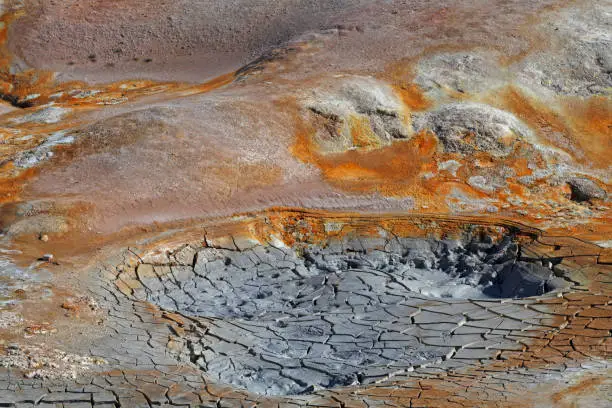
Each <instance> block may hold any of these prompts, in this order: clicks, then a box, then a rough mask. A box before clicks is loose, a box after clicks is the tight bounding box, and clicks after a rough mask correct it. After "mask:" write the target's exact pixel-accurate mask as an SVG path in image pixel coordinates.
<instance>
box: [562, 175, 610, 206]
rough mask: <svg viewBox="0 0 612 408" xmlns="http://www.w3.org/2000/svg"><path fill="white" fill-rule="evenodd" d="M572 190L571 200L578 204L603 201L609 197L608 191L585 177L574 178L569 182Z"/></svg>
mask: <svg viewBox="0 0 612 408" xmlns="http://www.w3.org/2000/svg"><path fill="white" fill-rule="evenodd" d="M567 184H568V185H569V186H570V188H571V189H572V195H571V199H572V200H574V201H577V202H584V201H591V200H593V199H597V200H603V199H605V198H606V197H607V194H606V191H605V190H604V189H603V188H601V187H599V186H598V185H597V184H596V183H595V182H594V181H592V180H589V179H587V178H584V177H574V178H572V179H570V180H568V181H567Z"/></svg>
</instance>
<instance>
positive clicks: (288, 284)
mask: <svg viewBox="0 0 612 408" xmlns="http://www.w3.org/2000/svg"><path fill="white" fill-rule="evenodd" d="M272 214H273V216H274V217H277V213H272ZM268 217H269V215H267V214H263V215H261V216H249V217H246V219H245V221H240V222H238V224H237V225H238V226H234V227H231V225H232V224H230V227H229V231H231V232H230V234H231V235H228V233H227V232H226V231H228V226H227V225H221V226H215V225H214V224H212V225H207V226H206V227H205V228H206V230H207V231H209V233H207V235H205V236H201V235H199V233H198V232H197V231H201V229H200V228H196V229H195V231H196V232H195V235H194V234H193V233H192V234H191V238H190V240H189V241H188V244H187V245H185V244H181V243H177V242H176V239H174V238H173V239H172V240H171V242H174V243H171V244H164V243H163V242H164V239H167V238H163V237H160V238H159V239H161V241H159V243H157V244H153V243H151V244H148V245H147V246H146V247H144V248H143V249H138V248H134V247H132V248H130V249H129V250H125V251H123V252H121V253H119V254H116V255H115V256H114V257H113V258H111V259H109V263H107V265H106V266H103V267H101V268H95V269H94V270H92V271H91V274H92V275H91V277H92V279H93V280H92V283H90V284H89V293H90V298H91V299H95V300H96V302H95V303H94V302H93V301H92V300H90V298H87V297H85V298H82V299H75V300H74V301H73V305H72V306H71V307H73V308H76V307H77V305H79V304H81V305H83V306H82V307H84V308H88V309H91V310H92V311H93V312H92V313H95V314H96V316H98V317H101V318H102V321H103V322H104V323H103V325H102V326H101V329H100V330H101V331H100V332H99V333H97V335H96V336H93V337H90V339H89V340H88V341H87V346H86V348H85V349H83V348H82V347H83V345H84V344H81V346H80V347H79V348H80V350H74V353H72V356H71V357H68V358H66V359H65V363H64V364H67V366H66V367H65V368H63V371H62V373H67V377H66V376H64V375H61V376H60V375H57V374H58V373H56V374H55V375H54V374H53V370H52V369H51V370H48V369H46V370H45V368H46V367H47V366H45V363H44V357H43V354H44V352H45V351H44V350H41V349H36V348H34V347H30V348H28V347H24V346H10V345H9V347H10V348H9V354H8V355H10V356H12V357H11V358H13V359H14V360H9V359H4V360H3V364H4V365H5V366H6V364H7V363H8V367H9V370H8V371H6V368H5V369H0V387H4V388H5V389H6V390H8V393H7V391H4V394H2V395H3V396H4V397H3V398H4V399H3V400H2V401H3V402H4V403H5V404H8V405H9V406H12V405H13V404H16V406H21V405H20V404H22V403H25V404H26V405H27V404H30V405H32V404H45V403H46V404H49V403H63V404H64V406H67V407H71V406H91V405H94V406H117V405H119V406H129V407H131V406H156V405H160V404H161V405H164V404H168V405H179V406H180V405H194V406H197V405H203V406H218V405H219V404H220V405H221V406H225V405H226V404H227V405H233V404H244V403H248V404H249V405H250V406H258V405H260V404H261V405H262V406H263V405H265V404H269V403H274V404H289V405H291V404H293V405H315V406H336V405H335V404H336V402H334V401H342V403H343V404H346V405H347V406H348V405H350V404H357V405H358V406H368V405H376V404H383V403H384V404H397V403H399V404H410V401H412V402H413V403H414V404H416V403H418V402H419V401H420V402H422V403H423V404H425V405H426V406H448V405H447V404H451V405H452V403H456V404H460V402H457V401H463V404H464V405H465V404H468V405H469V402H468V401H469V400H470V399H472V398H476V395H478V398H480V399H482V401H484V404H485V405H491V406H512V404H513V402H511V401H512V398H510V399H508V402H507V404H506V403H505V402H504V400H502V401H500V400H499V398H500V395H507V394H505V393H504V391H499V390H497V388H498V387H499V386H500V385H499V384H502V383H504V384H513V385H512V389H513V391H512V392H519V393H520V392H527V390H529V389H530V388H532V387H535V386H536V385H535V384H540V383H542V384H548V386H549V387H552V388H551V389H553V390H557V389H558V388H556V387H558V385H554V384H557V383H558V381H559V380H560V379H561V378H565V379H566V380H569V379H571V378H574V377H573V376H578V377H576V378H577V379H576V381H578V383H580V381H582V380H580V378H583V377H584V376H586V377H585V378H591V377H590V376H592V375H595V376H598V375H602V373H605V372H607V370H609V368H608V365H607V360H606V359H605V358H603V359H602V357H605V356H607V353H608V351H607V348H608V345H607V341H608V340H607V339H608V338H609V330H610V328H609V327H608V326H609V317H608V316H609V315H610V313H612V310H610V307H612V303H611V302H612V300H611V298H610V297H609V295H604V294H602V295H598V296H596V295H592V294H589V292H588V291H584V290H582V291H580V285H581V282H582V281H583V280H588V281H589V282H595V281H598V280H600V281H601V284H604V285H605V280H606V279H607V277H606V276H607V275H605V274H604V275H601V272H602V271H605V270H606V269H605V266H604V265H599V266H598V264H597V261H595V264H592V263H589V262H588V261H587V263H584V262H583V261H580V259H584V260H586V259H588V258H589V257H593V256H595V257H598V256H600V255H599V250H598V249H597V247H593V246H588V245H586V246H585V245H584V244H580V243H579V242H577V241H572V240H564V239H558V238H547V237H539V238H538V237H537V235H533V234H534V232H533V231H532V230H527V231H526V232H520V230H517V229H516V226H514V224H510V225H501V226H496V225H489V224H485V225H479V224H473V221H472V223H470V221H468V220H464V221H460V220H455V221H453V220H436V219H435V218H434V219H429V220H427V219H424V220H411V218H401V217H400V218H393V217H391V218H376V217H373V218H367V217H366V218H363V217H362V218H360V221H358V220H355V219H354V218H350V217H349V218H346V217H338V216H331V215H317V214H312V215H309V214H307V213H306V214H300V213H288V214H287V215H286V216H284V215H283V216H282V218H281V219H279V220H274V221H272V223H270V218H268ZM326 231H327V232H326ZM407 231H412V232H407ZM419 231H420V232H419ZM443 231H444V232H443ZM517 231H519V234H517ZM441 232H443V234H444V235H446V238H444V239H440V238H435V237H439V236H440V235H439V234H440V233H441ZM180 237H181V234H179V236H177V239H179V242H180ZM576 257H578V258H576ZM576 262H578V263H576ZM508 266H512V268H510V270H512V271H514V272H510V273H511V275H512V276H513V278H512V280H511V281H512V284H510V285H509V286H507V292H503V291H502V292H503V293H504V294H506V295H507V296H508V298H501V299H500V298H499V297H498V296H500V295H501V294H502V292H499V291H494V292H493V296H491V294H489V295H487V294H486V290H484V291H483V290H482V289H483V288H485V289H486V288H489V289H491V288H496V287H497V286H496V285H498V286H499V287H504V286H503V285H504V282H506V279H504V270H507V269H508ZM492 270H493V271H497V272H498V273H497V275H495V278H493V279H491V280H490V281H488V280H487V279H490V278H491V277H492V276H493V275H494V273H493V272H492ZM442 275H443V276H444V278H443V279H441V281H442V282H443V284H444V285H445V286H446V287H445V288H444V289H443V292H444V293H448V291H450V289H449V287H455V288H460V290H458V291H452V292H454V293H455V295H454V296H453V297H448V296H439V297H436V296H432V294H431V293H427V294H423V293H422V290H421V289H419V288H420V287H421V286H420V285H421V284H422V282H423V280H425V279H429V278H431V279H440V277H441V276H442ZM514 275H516V276H514ZM475 276H477V277H478V279H477V282H474V280H471V279H470V278H471V277H475ZM534 276H537V277H538V278H537V279H534ZM482 277H487V279H484V281H483V279H482ZM519 277H520V278H519ZM521 279H523V280H524V282H520V280H521ZM555 279H556V280H557V281H555V282H557V287H556V288H553V287H552V281H554V280H555ZM559 279H561V280H563V282H566V283H565V284H564V285H559V281H558V280H559ZM94 282H95V283H94ZM517 282H518V283H520V285H517ZM567 282H571V285H568V284H567ZM525 283H527V284H525ZM542 284H544V288H546V289H554V290H553V291H552V292H551V293H549V294H542V293H541V292H539V291H540V290H541V288H542ZM530 285H531V286H530ZM546 285H551V286H550V287H547V286H546ZM434 286H436V285H432V284H431V282H430V283H428V284H427V288H432V287H434ZM437 286H438V287H440V288H442V286H443V285H442V284H438V285H437ZM569 286H571V288H570V287H569ZM466 287H469V290H468V291H467V292H466ZM519 288H524V289H525V291H523V292H521V291H519V290H517V289H519ZM575 288H578V291H576V289H575ZM600 288H601V287H600ZM599 290H601V289H599ZM533 291H535V292H533ZM437 294H438V295H440V294H442V292H439V293H437ZM79 354H83V355H87V356H90V357H88V359H89V360H87V362H86V364H83V361H81V360H79V358H81V357H78V355H79ZM20 355H31V356H35V360H30V361H35V362H37V364H38V366H35V365H34V364H32V365H31V366H29V367H28V366H27V365H26V366H19V365H17V361H18V359H19V356H20ZM46 355H47V356H48V357H47V358H49V359H50V360H48V361H49V363H51V364H53V363H52V361H53V352H52V351H51V350H49V351H48V352H47V354H46ZM578 356H580V357H579V358H578ZM578 360H580V361H582V362H578ZM11 361H15V363H13V366H12V368H10V367H11ZM527 361H529V367H531V368H530V369H529V370H528V371H525V368H526V367H527V366H526V365H525V364H526V362H527ZM71 364H72V365H73V366H74V365H75V364H77V365H76V367H78V371H75V372H74V374H70V373H71V371H70V368H69V367H70V365H71ZM76 367H75V368H76ZM20 373H22V374H20ZM71 375H74V380H70V376H71ZM449 375H451V377H448V376H449ZM525 376H527V377H525ZM451 378H455V379H456V381H455V380H451ZM519 378H522V380H519ZM526 378H530V380H528V381H524V380H525V379H526ZM72 381H74V382H72ZM464 381H469V384H470V385H469V386H468V388H465V386H461V384H463V383H464ZM508 381H510V383H509V382H508ZM606 384H607V383H605V382H603V383H600V382H597V384H595V385H594V386H596V387H600V388H601V387H608V386H609V385H606ZM228 387H229V388H228ZM346 387H348V388H346ZM415 387H416V388H415ZM423 387H425V388H423ZM441 389H446V390H447V391H444V392H441V391H440V390H441ZM390 390H396V391H393V392H391V391H390ZM428 390H436V391H435V393H434V392H433V391H432V392H431V393H430V391H428ZM495 390H497V391H495ZM521 390H522V391H521ZM451 396H452V398H451ZM559 398H561V397H559ZM563 398H565V397H563ZM326 401H327V402H326Z"/></svg>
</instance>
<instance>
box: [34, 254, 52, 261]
mask: <svg viewBox="0 0 612 408" xmlns="http://www.w3.org/2000/svg"><path fill="white" fill-rule="evenodd" d="M38 260H39V261H43V262H49V263H53V262H55V257H54V256H53V254H44V255H43V256H41V257H40V258H38Z"/></svg>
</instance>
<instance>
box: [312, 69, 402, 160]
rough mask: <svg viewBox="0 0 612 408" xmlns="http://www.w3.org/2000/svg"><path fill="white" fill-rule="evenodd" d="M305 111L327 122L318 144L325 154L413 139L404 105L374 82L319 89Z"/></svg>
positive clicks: (359, 79)
mask: <svg viewBox="0 0 612 408" xmlns="http://www.w3.org/2000/svg"><path fill="white" fill-rule="evenodd" d="M305 107H306V108H308V109H309V110H310V111H312V112H314V114H316V115H318V116H319V117H320V118H321V119H322V120H323V121H324V122H325V123H324V126H323V127H322V129H321V130H320V131H319V132H318V134H317V142H318V144H319V146H320V147H321V148H322V150H323V151H324V152H326V153H331V152H341V151H346V150H349V149H360V148H363V149H368V148H377V147H381V146H385V145H388V144H390V143H391V142H392V141H393V140H394V139H408V138H410V136H412V130H411V129H410V127H409V126H407V125H408V118H407V117H406V115H405V114H404V106H403V104H402V102H401V101H400V99H399V98H398V97H397V96H396V95H395V93H394V92H393V89H392V88H391V87H390V86H389V85H387V84H385V83H384V82H381V81H379V80H376V79H374V78H369V77H352V78H349V79H345V80H343V82H341V83H340V84H333V85H332V86H330V87H329V89H324V90H321V89H319V90H317V91H316V92H315V95H314V96H313V97H311V98H309V99H307V100H306V101H305Z"/></svg>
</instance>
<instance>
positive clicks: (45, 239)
mask: <svg viewBox="0 0 612 408" xmlns="http://www.w3.org/2000/svg"><path fill="white" fill-rule="evenodd" d="M38 239H40V240H41V241H42V242H47V241H49V236H48V235H47V234H40V236H39V238H38Z"/></svg>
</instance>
